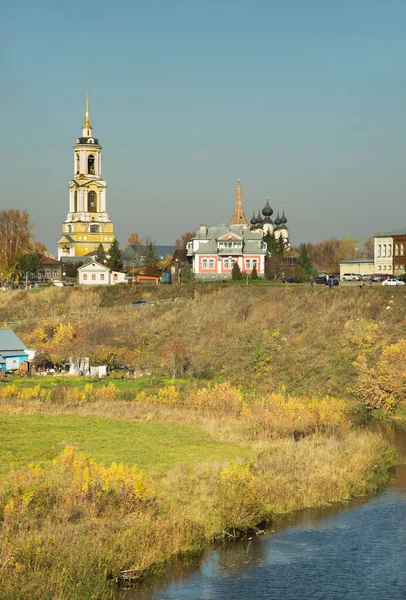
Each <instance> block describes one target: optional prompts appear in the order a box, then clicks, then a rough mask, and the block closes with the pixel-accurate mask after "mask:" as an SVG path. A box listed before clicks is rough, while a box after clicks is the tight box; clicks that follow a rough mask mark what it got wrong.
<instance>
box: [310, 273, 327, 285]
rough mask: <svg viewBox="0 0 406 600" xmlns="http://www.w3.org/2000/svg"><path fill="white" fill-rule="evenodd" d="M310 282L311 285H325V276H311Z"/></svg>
mask: <svg viewBox="0 0 406 600" xmlns="http://www.w3.org/2000/svg"><path fill="white" fill-rule="evenodd" d="M310 283H311V285H314V284H315V285H327V277H325V276H324V275H322V276H320V277H313V279H311V280H310Z"/></svg>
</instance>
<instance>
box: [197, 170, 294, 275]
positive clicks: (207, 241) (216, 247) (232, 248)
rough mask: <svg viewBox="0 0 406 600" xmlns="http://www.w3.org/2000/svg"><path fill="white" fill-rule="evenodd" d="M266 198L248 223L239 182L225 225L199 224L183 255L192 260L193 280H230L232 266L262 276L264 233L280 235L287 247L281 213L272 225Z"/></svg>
mask: <svg viewBox="0 0 406 600" xmlns="http://www.w3.org/2000/svg"><path fill="white" fill-rule="evenodd" d="M272 213H273V210H272V208H271V207H270V205H269V199H267V202H266V206H265V208H264V209H263V210H262V214H263V216H264V217H261V211H258V217H256V216H255V214H254V216H253V218H252V219H251V221H250V223H251V226H250V225H249V223H248V219H247V217H246V216H245V212H244V208H243V204H242V189H241V181H238V185H237V197H236V203H235V208H234V212H233V215H232V217H231V220H230V222H229V224H228V225H216V226H214V227H206V226H205V225H201V226H200V227H199V229H198V230H197V231H196V235H195V237H194V238H193V239H192V240H191V241H190V242H189V243H188V244H187V254H188V256H191V257H192V260H193V273H194V276H195V278H196V279H230V278H231V272H232V269H233V266H234V264H235V263H237V264H238V266H239V267H240V269H241V271H242V272H243V273H247V274H250V273H251V272H252V270H253V269H254V267H255V268H256V271H257V273H258V275H259V276H260V277H263V276H264V274H265V257H266V255H267V245H266V243H265V242H264V240H263V238H264V235H266V234H267V233H268V232H270V233H273V234H274V235H275V237H276V238H279V237H280V236H282V237H283V238H284V239H285V241H286V243H287V244H289V239H288V229H287V227H286V222H287V219H286V217H285V213H283V215H282V218H281V217H279V213H278V217H277V219H276V220H275V223H274V222H273V221H272V219H271V215H272Z"/></svg>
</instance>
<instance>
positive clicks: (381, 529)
mask: <svg viewBox="0 0 406 600" xmlns="http://www.w3.org/2000/svg"><path fill="white" fill-rule="evenodd" d="M384 434H385V437H387V438H389V440H390V441H391V442H392V443H393V444H394V445H395V446H396V448H397V450H398V452H399V454H400V456H401V457H402V458H403V461H404V460H405V458H406V433H405V431H403V432H401V431H399V430H395V429H394V428H389V427H387V428H386V429H385V431H384ZM121 598H125V600H135V599H137V600H223V599H224V600H240V599H248V600H265V599H266V600H297V599H301V600H342V599H345V600H405V599H406V466H405V465H404V464H403V465H401V466H399V467H398V468H397V469H396V471H395V473H394V475H393V478H392V480H391V482H390V485H389V486H388V487H387V488H386V489H385V490H384V491H383V492H382V493H380V494H379V495H378V496H375V497H373V498H370V499H368V500H365V499H364V500H363V501H361V502H356V503H351V504H341V505H336V506H334V507H330V508H327V509H322V510H306V511H302V512H300V513H297V514H295V515H294V516H290V517H289V518H287V519H284V520H283V521H280V522H279V523H278V524H277V526H275V527H274V530H273V532H269V533H268V534H266V535H264V536H262V537H254V538H253V539H251V540H248V539H245V540H243V541H241V542H238V543H234V544H227V545H224V546H222V547H220V548H218V549H217V550H213V551H208V552H206V553H204V554H203V556H200V557H199V558H194V559H188V560H186V559H183V560H178V561H176V562H175V563H174V565H173V566H172V568H171V569H170V570H169V571H168V572H167V573H166V574H165V575H164V576H162V577H160V578H159V579H158V580H155V581H154V584H153V585H152V586H151V587H150V586H147V585H144V586H143V587H141V588H138V589H137V590H132V591H127V592H125V593H123V594H121Z"/></svg>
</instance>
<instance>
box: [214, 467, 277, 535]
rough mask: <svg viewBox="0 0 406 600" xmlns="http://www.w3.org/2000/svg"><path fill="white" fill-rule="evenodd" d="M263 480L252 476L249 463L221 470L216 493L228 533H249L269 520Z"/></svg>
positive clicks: (219, 510) (217, 504)
mask: <svg viewBox="0 0 406 600" xmlns="http://www.w3.org/2000/svg"><path fill="white" fill-rule="evenodd" d="M261 492H262V486H261V480H260V478H259V477H256V476H255V475H254V474H253V473H252V468H251V465H250V463H235V462H231V464H230V466H228V467H225V468H224V469H222V471H221V472H220V475H219V479H218V486H217V490H216V496H217V497H216V502H215V504H216V507H217V512H218V514H219V516H220V519H221V522H222V523H223V526H224V527H225V530H226V531H228V530H231V531H232V532H233V534H234V535H235V534H236V531H246V530H247V529H249V528H252V527H255V526H256V525H258V523H260V521H262V520H263V519H264V516H266V513H267V509H266V502H265V497H264V494H263V493H261Z"/></svg>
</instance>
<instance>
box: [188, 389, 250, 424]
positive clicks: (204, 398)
mask: <svg viewBox="0 0 406 600" xmlns="http://www.w3.org/2000/svg"><path fill="white" fill-rule="evenodd" d="M185 405H186V406H192V407H194V408H199V409H201V410H202V411H203V412H205V413H207V414H209V415H211V416H227V415H230V416H234V417H238V416H240V415H241V411H242V407H243V396H242V393H241V391H240V390H239V389H238V388H235V387H233V386H232V385H231V383H230V382H229V381H225V382H224V383H215V384H214V386H211V385H208V386H207V387H204V388H202V389H200V390H193V391H191V392H189V394H188V395H187V397H186V400H185Z"/></svg>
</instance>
